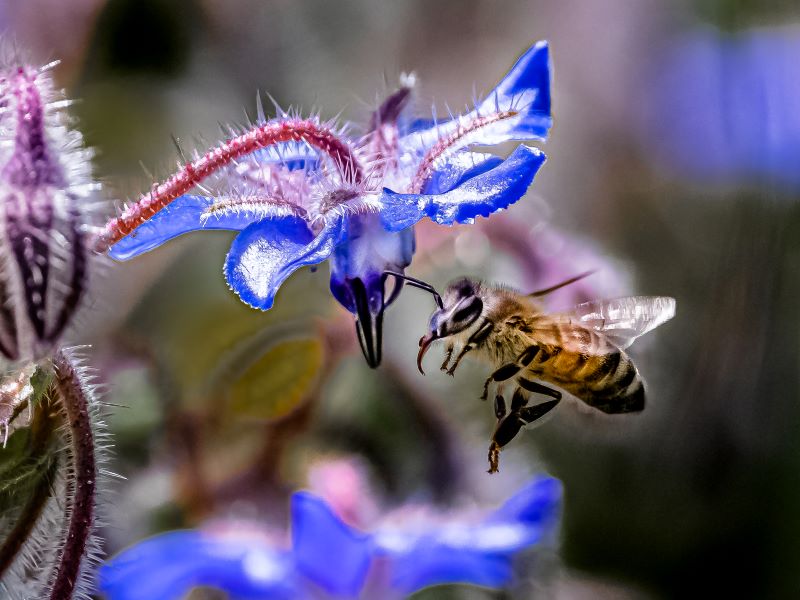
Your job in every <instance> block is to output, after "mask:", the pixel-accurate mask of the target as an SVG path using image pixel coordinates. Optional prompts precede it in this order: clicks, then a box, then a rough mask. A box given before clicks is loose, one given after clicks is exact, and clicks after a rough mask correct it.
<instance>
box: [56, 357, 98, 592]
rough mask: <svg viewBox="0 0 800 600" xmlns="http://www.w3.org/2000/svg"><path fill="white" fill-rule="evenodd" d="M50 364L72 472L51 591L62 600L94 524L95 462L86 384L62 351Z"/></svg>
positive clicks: (72, 587)
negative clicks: (65, 430) (52, 366)
mask: <svg viewBox="0 0 800 600" xmlns="http://www.w3.org/2000/svg"><path fill="white" fill-rule="evenodd" d="M53 365H54V366H55V369H56V377H55V382H54V383H55V389H56V393H57V399H58V401H59V402H60V403H61V405H62V407H63V408H64V412H65V415H66V418H67V424H66V426H67V429H68V431H69V437H70V443H71V450H72V462H73V465H72V467H73V472H74V480H73V484H72V485H73V486H74V487H73V490H72V494H71V497H70V500H71V502H68V504H67V507H66V511H65V514H66V515H67V519H68V522H69V525H68V527H67V535H66V539H65V540H64V547H63V548H62V549H61V557H60V560H59V562H58V564H57V565H56V567H55V572H54V576H53V579H52V581H53V584H52V588H51V590H50V599H51V600H64V599H67V598H71V597H72V594H73V592H74V591H75V587H76V584H77V582H78V578H79V576H80V569H81V563H82V561H83V557H84V555H85V554H86V550H87V544H88V541H89V535H90V534H91V531H92V527H93V525H94V517H95V514H94V511H95V490H96V481H97V464H96V461H95V443H94V434H93V432H92V424H91V417H90V412H89V410H90V409H89V392H88V390H87V388H86V384H85V382H84V381H82V378H81V375H80V373H79V372H78V367H77V365H76V364H75V363H74V361H73V360H72V358H71V357H70V356H69V355H68V354H67V353H66V352H65V351H64V350H59V351H58V352H57V353H56V355H55V357H54V358H53Z"/></svg>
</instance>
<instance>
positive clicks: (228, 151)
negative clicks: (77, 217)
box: [93, 119, 363, 252]
mask: <svg viewBox="0 0 800 600" xmlns="http://www.w3.org/2000/svg"><path fill="white" fill-rule="evenodd" d="M301 141H302V142H306V143H308V144H310V145H311V146H313V147H314V148H318V149H320V150H322V151H323V152H324V153H326V154H327V155H328V156H330V157H331V158H332V159H333V160H334V162H335V163H336V165H337V167H338V169H339V171H340V173H342V174H349V175H350V176H351V177H352V179H353V181H354V182H355V183H360V182H361V180H362V178H363V173H362V169H361V166H360V164H359V162H358V159H357V158H356V156H355V154H354V152H353V150H352V149H351V148H350V147H349V146H348V145H347V143H346V142H344V141H342V140H341V139H339V137H337V135H336V134H335V133H334V132H333V131H332V130H331V129H329V128H327V127H324V126H322V125H320V124H318V123H316V122H314V121H312V120H309V119H305V120H300V119H294V120H290V121H277V122H275V121H272V122H269V123H264V124H262V125H259V126H256V127H255V128H253V129H251V130H249V131H247V132H245V133H243V134H242V135H239V136H237V137H234V138H231V139H229V140H226V141H225V142H223V143H222V144H220V145H219V146H217V147H216V148H213V149H211V150H209V151H208V152H206V153H205V154H203V155H202V156H200V157H199V158H198V159H197V160H194V161H192V162H188V163H186V165H184V166H183V167H182V168H181V169H179V170H178V171H177V172H176V173H175V174H174V175H172V176H171V177H170V178H169V179H167V181H166V182H164V183H162V184H160V185H156V186H154V187H153V190H152V191H151V192H150V193H149V194H145V195H144V196H142V197H141V198H140V199H139V201H138V202H136V203H135V204H132V205H131V206H130V207H128V208H127V209H126V210H125V212H123V214H122V215H120V216H119V217H117V218H116V219H112V220H111V221H109V222H108V223H107V224H106V226H105V229H104V230H103V231H102V233H100V234H99V235H98V236H97V238H96V240H95V242H94V244H93V245H94V249H95V251H96V252H105V251H106V250H108V249H109V248H110V247H111V246H113V245H114V244H115V243H117V242H118V241H120V240H121V239H122V238H124V237H125V236H126V235H128V234H130V233H131V232H132V231H133V230H134V229H136V227H138V226H139V225H141V224H142V223H144V222H146V221H147V220H148V219H150V218H152V217H153V216H154V215H155V214H156V213H157V212H159V211H161V210H163V209H164V208H166V207H167V206H169V204H170V203H171V202H172V201H174V200H176V199H177V198H179V197H180V196H182V195H183V194H185V193H186V192H188V191H189V190H191V189H192V188H193V187H195V186H196V185H198V184H200V183H202V182H203V181H204V180H205V179H207V178H208V177H210V176H211V175H214V174H215V173H216V172H217V171H219V170H220V169H222V168H224V167H226V166H228V165H230V164H231V163H233V162H234V161H236V160H237V159H240V158H242V157H244V156H246V155H247V154H252V153H253V152H256V151H257V150H262V149H264V148H267V147H269V146H272V145H275V144H278V143H281V142H301Z"/></svg>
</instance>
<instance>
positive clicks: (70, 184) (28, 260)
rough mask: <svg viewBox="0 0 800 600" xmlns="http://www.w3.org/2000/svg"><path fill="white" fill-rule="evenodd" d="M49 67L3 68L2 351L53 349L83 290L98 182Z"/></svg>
mask: <svg viewBox="0 0 800 600" xmlns="http://www.w3.org/2000/svg"><path fill="white" fill-rule="evenodd" d="M66 104H67V103H66V102H65V101H64V100H63V98H61V97H60V94H58V93H57V92H56V91H55V90H54V89H53V85H52V82H51V80H50V77H49V75H48V73H47V72H45V71H44V70H42V69H36V68H30V67H25V66H21V67H16V68H13V69H9V70H7V71H6V73H5V74H4V75H2V76H0V111H1V112H0V137H1V138H3V139H5V140H7V142H6V143H7V145H6V147H5V148H3V149H2V150H0V353H2V354H3V355H4V356H5V357H6V358H8V359H10V360H25V361H29V360H38V359H40V358H43V357H45V356H48V355H50V354H51V353H52V351H53V348H54V346H55V343H56V341H57V340H58V338H59V337H60V335H61V334H62V333H63V331H64V329H65V327H66V326H67V325H68V324H69V322H70V320H71V318H72V316H73V315H74V313H75V310H76V308H77V307H78V304H79V302H80V300H81V297H82V296H83V292H84V290H85V284H86V271H87V266H88V261H89V251H88V248H87V244H86V241H87V240H86V238H87V231H86V228H87V225H88V222H87V215H88V210H89V203H90V201H91V195H92V194H93V192H95V191H96V190H97V189H98V186H97V185H96V184H94V183H93V182H92V180H91V164H90V163H91V153H90V152H89V151H88V150H86V149H85V148H84V146H83V139H82V137H81V135H80V133H78V132H77V131H74V130H72V129H70V127H69V125H70V119H69V117H68V116H67V115H66V114H65V112H64V107H65V105H66Z"/></svg>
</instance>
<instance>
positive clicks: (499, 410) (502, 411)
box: [494, 394, 506, 421]
mask: <svg viewBox="0 0 800 600" xmlns="http://www.w3.org/2000/svg"><path fill="white" fill-rule="evenodd" d="M494 416H495V417H497V420H498V421H499V420H500V419H502V418H503V417H505V416H506V399H505V398H503V397H502V396H501V395H500V394H498V395H497V396H495V397H494Z"/></svg>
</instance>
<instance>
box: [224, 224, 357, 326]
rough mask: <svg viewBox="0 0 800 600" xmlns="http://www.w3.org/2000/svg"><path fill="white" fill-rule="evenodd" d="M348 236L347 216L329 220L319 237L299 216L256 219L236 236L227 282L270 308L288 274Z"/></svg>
mask: <svg viewBox="0 0 800 600" xmlns="http://www.w3.org/2000/svg"><path fill="white" fill-rule="evenodd" d="M346 236H347V220H346V219H345V218H344V217H337V218H336V219H334V220H332V221H331V222H329V223H327V224H326V226H325V228H324V229H323V230H322V232H321V233H320V234H319V235H317V236H316V237H314V234H313V233H312V232H311V230H310V229H309V228H308V225H307V224H306V222H305V221H304V220H303V219H301V218H299V217H292V216H287V217H271V218H267V219H263V220H261V221H258V222H256V223H253V224H252V225H250V226H248V227H247V228H245V229H244V231H242V232H241V233H240V234H239V235H238V236H236V239H234V240H233V244H232V245H231V249H230V252H228V257H227V258H226V260H225V277H226V279H227V281H228V285H229V286H230V287H231V289H232V290H233V291H234V292H236V293H237V294H238V295H239V297H240V298H241V299H242V301H243V302H245V303H246V304H249V305H250V306H252V307H253V308H258V309H261V310H267V309H269V308H271V307H272V303H273V301H274V300H275V294H276V293H277V292H278V288H279V287H280V285H281V283H283V282H284V280H285V279H286V278H287V277H288V276H289V275H291V274H292V273H293V272H294V271H296V270H297V269H299V268H300V267H303V266H306V265H315V264H318V263H320V262H322V261H323V260H325V259H326V258H328V257H329V256H330V255H331V252H333V250H334V248H336V246H337V245H338V244H340V243H341V242H342V241H343V240H344V239H345V238H346Z"/></svg>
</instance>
